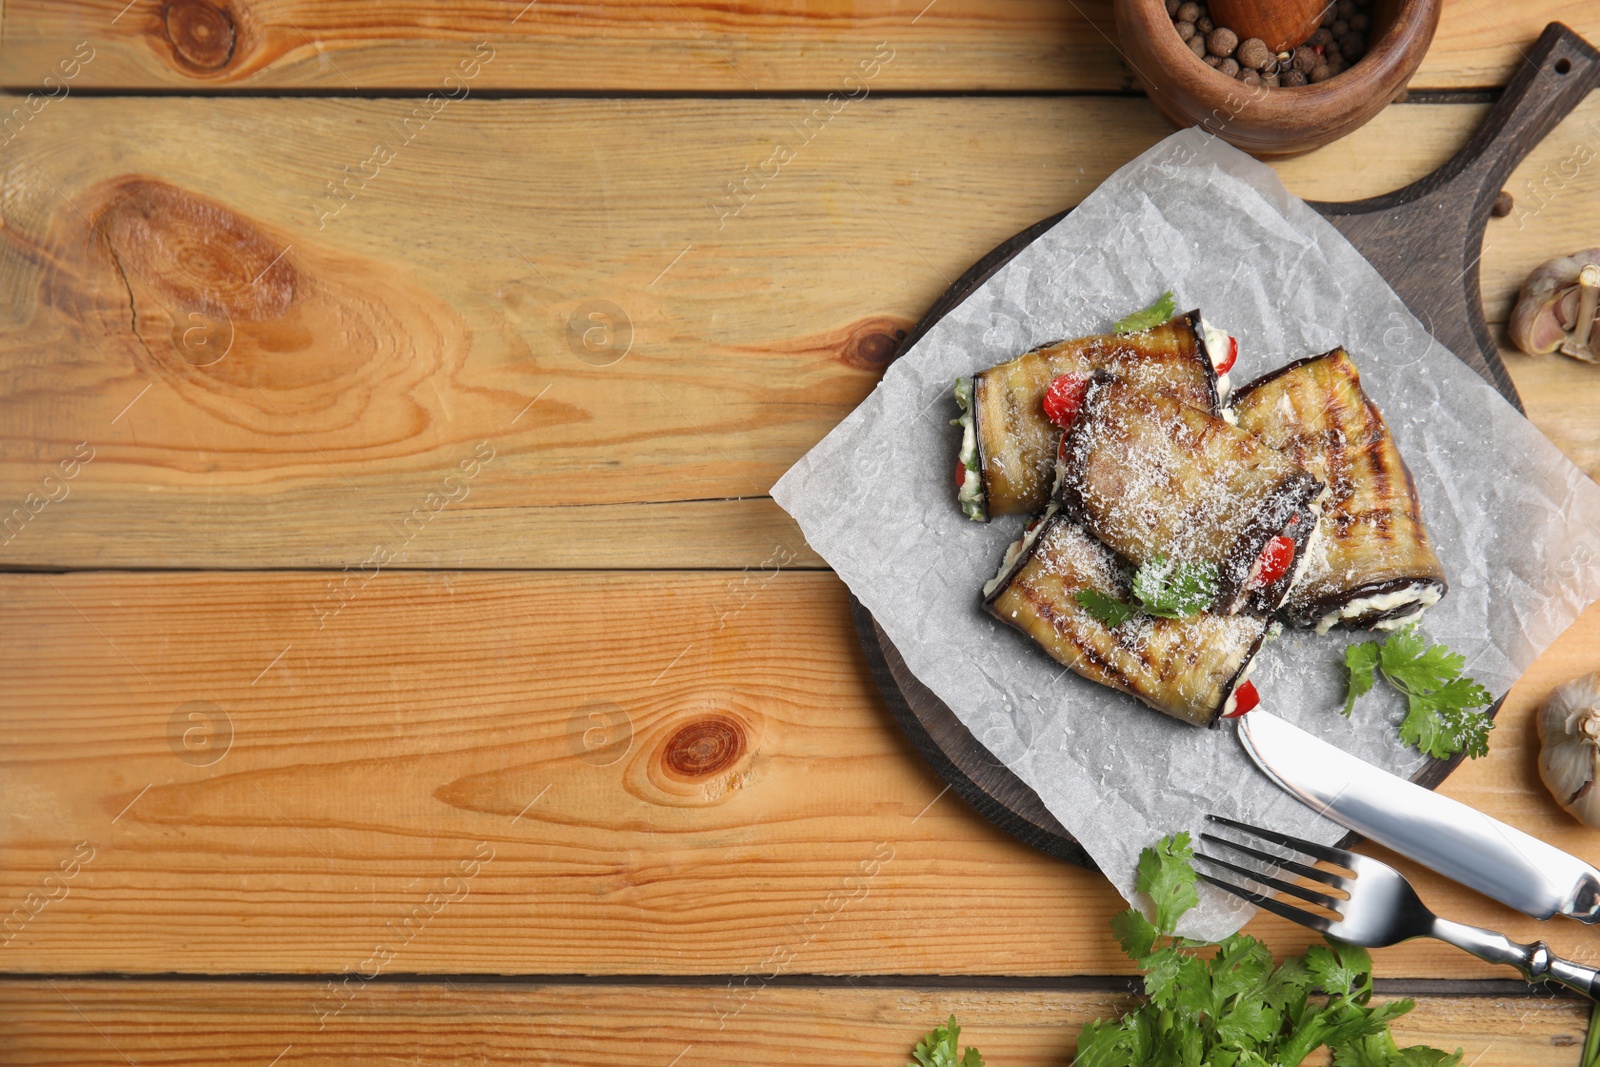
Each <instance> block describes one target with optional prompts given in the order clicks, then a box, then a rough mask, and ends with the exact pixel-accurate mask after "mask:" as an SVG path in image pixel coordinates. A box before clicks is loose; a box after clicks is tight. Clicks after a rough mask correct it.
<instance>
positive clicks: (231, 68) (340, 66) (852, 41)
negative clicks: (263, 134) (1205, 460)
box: [0, 0, 1600, 93]
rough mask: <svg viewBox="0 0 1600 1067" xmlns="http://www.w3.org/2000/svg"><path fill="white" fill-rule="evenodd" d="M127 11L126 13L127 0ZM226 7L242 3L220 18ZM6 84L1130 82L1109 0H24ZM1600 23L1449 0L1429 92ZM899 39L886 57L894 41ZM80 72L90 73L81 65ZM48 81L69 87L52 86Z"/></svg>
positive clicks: (1536, 6)
mask: <svg viewBox="0 0 1600 1067" xmlns="http://www.w3.org/2000/svg"><path fill="white" fill-rule="evenodd" d="M125 7H126V10H124V8H125ZM221 11H228V12H232V14H231V15H229V14H219V12H221ZM4 20H5V21H4V27H3V29H4V49H3V51H0V84H5V85H7V86H12V87H27V88H29V89H32V88H34V87H35V86H37V85H39V84H41V83H42V82H43V79H44V78H45V76H46V75H49V74H51V73H52V72H57V77H58V79H59V70H58V65H59V64H60V63H62V62H64V61H66V62H69V63H70V61H71V57H72V56H73V55H74V51H75V49H76V47H77V46H78V44H79V43H80V42H87V43H88V47H89V48H90V49H92V53H90V52H87V51H86V52H84V53H82V54H84V55H90V54H92V57H93V58H92V59H90V60H89V62H88V63H87V64H86V65H81V69H79V70H78V73H77V74H76V76H75V77H74V78H73V79H71V80H70V82H69V83H68V84H69V88H72V87H89V86H93V87H97V88H113V89H135V90H136V89H149V88H188V89H204V90H217V89H269V88H270V89H277V88H310V89H318V90H322V91H327V92H334V93H347V92H352V91H355V90H362V91H372V90H383V89H391V90H392V89H416V90H422V91H426V90H433V89H441V88H443V89H444V90H446V91H460V89H459V86H458V85H457V84H455V83H452V84H450V85H448V86H447V85H445V83H444V79H445V77H446V76H447V75H449V74H450V73H451V72H452V71H453V70H455V69H456V66H457V63H458V62H459V61H460V60H461V59H462V58H463V57H466V56H470V55H472V54H473V49H474V48H475V47H476V46H477V45H479V44H480V43H482V44H485V45H487V47H488V48H489V49H491V50H492V52H485V53H484V54H485V55H492V60H491V61H490V62H489V63H488V64H486V65H484V66H482V68H481V70H479V71H478V72H477V73H476V74H475V75H474V77H473V78H472V79H471V82H470V88H471V89H472V90H474V91H484V90H540V91H562V90H581V91H597V90H598V91H606V92H636V91H666V92H694V91H731V92H751V91H756V92H792V91H797V90H807V91H815V92H818V93H826V92H830V91H834V90H840V91H845V92H848V91H852V90H853V89H854V85H853V84H850V85H847V84H846V83H845V82H844V78H845V77H847V76H850V75H859V74H860V73H861V72H862V70H863V68H862V67H861V63H862V62H863V61H869V62H870V60H871V58H872V57H873V56H874V54H875V53H876V52H877V51H878V48H879V45H880V43H881V44H883V45H885V46H887V48H888V49H890V50H892V54H893V60H892V62H891V63H889V64H888V65H887V66H884V67H883V68H882V70H881V72H879V73H878V74H877V75H876V76H875V77H874V79H873V81H872V87H873V88H874V89H877V90H880V91H881V90H907V89H910V90H936V91H944V92H967V91H985V90H1003V91H1011V92H1018V91H1020V92H1060V91H1091V92H1092V91H1101V92H1104V91H1115V90H1123V89H1129V88H1132V86H1133V81H1132V79H1131V78H1130V77H1129V75H1128V72H1127V70H1126V68H1125V66H1124V65H1123V63H1122V62H1121V61H1120V58H1119V53H1118V51H1117V49H1116V48H1115V45H1114V40H1115V36H1116V29H1115V24H1114V20H1113V18H1112V15H1111V4H1110V2H1109V0H1083V2H1081V3H1072V4H1057V3H1052V2H1051V0H935V2H934V3H931V4H930V3H928V2H927V0H879V2H877V3H874V4H870V5H819V4H812V3H799V2H795V0H790V2H786V3H762V4H741V5H729V4H712V3H707V2H691V0H684V2H681V3H668V2H665V0H589V2H587V3H573V4H549V3H534V4H528V5H527V6H526V7H524V5H523V4H521V3H488V2H483V0H480V2H477V3H463V4H450V5H448V6H445V5H441V4H439V3H427V2H418V0H406V2H400V3H395V4H389V5H386V6H385V7H384V9H383V14H382V15H381V16H377V15H374V14H373V12H372V10H371V9H370V8H369V7H367V6H366V5H364V4H361V3H358V2H356V0H341V2H325V0H273V2H272V3H261V4H252V5H244V6H243V7H241V5H238V4H232V5H221V4H218V5H213V4H211V3H208V2H206V0H184V2H180V3H176V4H171V5H167V4H158V3H155V2H154V0H134V2H133V3H132V4H131V5H126V4H125V0H75V2H65V0H11V2H10V3H9V4H8V5H7V10H6V12H5V14H4ZM1552 20H1559V21H1562V22H1566V23H1567V24H1568V25H1570V26H1572V27H1573V28H1574V29H1576V30H1577V31H1578V32H1579V33H1581V34H1584V35H1586V36H1588V37H1591V38H1600V14H1597V13H1596V11H1595V9H1594V6H1593V5H1592V4H1586V3H1584V2H1583V0H1540V2H1538V3H1522V4H1515V5H1510V4H1486V3H1479V2H1477V0H1447V3H1446V5H1445V11H1444V14H1443V17H1442V18H1441V20H1440V27H1439V33H1438V35H1437V36H1436V37H1435V39H1434V44H1433V48H1432V50H1431V51H1430V53H1429V55H1428V57H1427V59H1426V60H1425V61H1424V63H1423V66H1422V68H1421V69H1420V70H1419V71H1418V74H1417V77H1416V79H1415V81H1414V85H1415V87H1418V88H1427V89H1458V88H1477V87H1483V86H1494V85H1503V84H1504V83H1505V81H1506V79H1507V78H1508V77H1509V76H1510V71H1511V68H1512V67H1513V66H1514V65H1515V63H1516V62H1517V60H1518V57H1519V55H1520V51H1521V49H1523V48H1526V47H1527V45H1528V44H1530V43H1531V42H1532V41H1533V40H1534V38H1536V37H1537V36H1538V35H1539V31H1540V30H1542V29H1543V28H1544V25H1545V24H1546V23H1547V22H1550V21H1552ZM884 54H888V53H884ZM67 69H69V70H70V69H78V68H73V67H68V68H67ZM58 84H59V81H57V82H52V83H50V85H49V86H47V87H46V88H47V90H49V91H59V90H57V89H55V86H56V85H58Z"/></svg>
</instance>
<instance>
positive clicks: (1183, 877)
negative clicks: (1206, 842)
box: [1134, 832, 1200, 934]
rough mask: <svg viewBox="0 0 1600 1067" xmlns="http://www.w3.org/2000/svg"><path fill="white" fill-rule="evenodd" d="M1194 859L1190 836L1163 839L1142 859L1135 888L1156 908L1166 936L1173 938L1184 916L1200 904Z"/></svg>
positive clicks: (1177, 835)
mask: <svg viewBox="0 0 1600 1067" xmlns="http://www.w3.org/2000/svg"><path fill="white" fill-rule="evenodd" d="M1193 859H1194V849H1193V848H1192V847H1191V846H1190V844H1189V835H1188V833H1187V832H1183V833H1177V834H1173V835H1172V836H1171V837H1167V838H1163V839H1162V840H1161V841H1160V842H1159V843H1158V844H1157V845H1156V847H1155V848H1147V849H1145V850H1144V852H1143V853H1141V854H1140V856H1139V868H1138V875H1137V877H1136V878H1135V880H1134V885H1135V887H1136V888H1137V889H1138V890H1139V892H1141V893H1143V894H1144V895H1145V896H1147V897H1149V898H1150V900H1151V903H1153V904H1155V906H1156V920H1155V924H1156V927H1157V929H1159V930H1160V931H1161V932H1162V933H1164V934H1171V933H1172V931H1173V929H1174V928H1176V927H1177V925H1178V919H1179V918H1180V917H1181V916H1182V915H1183V913H1184V912H1186V911H1188V910H1189V909H1190V908H1192V907H1194V906H1195V905H1196V904H1198V903H1200V895H1199V894H1198V893H1196V892H1195V888H1194V883H1195V873H1194V868H1193V867H1192V866H1190V861H1191V860H1193Z"/></svg>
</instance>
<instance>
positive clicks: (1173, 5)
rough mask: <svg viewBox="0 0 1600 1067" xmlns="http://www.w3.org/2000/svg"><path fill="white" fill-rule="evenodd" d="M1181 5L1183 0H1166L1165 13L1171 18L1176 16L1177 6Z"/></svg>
mask: <svg viewBox="0 0 1600 1067" xmlns="http://www.w3.org/2000/svg"><path fill="white" fill-rule="evenodd" d="M1182 6H1183V0H1167V14H1168V15H1169V16H1171V17H1173V18H1176V17H1177V14H1178V8H1180V7H1182Z"/></svg>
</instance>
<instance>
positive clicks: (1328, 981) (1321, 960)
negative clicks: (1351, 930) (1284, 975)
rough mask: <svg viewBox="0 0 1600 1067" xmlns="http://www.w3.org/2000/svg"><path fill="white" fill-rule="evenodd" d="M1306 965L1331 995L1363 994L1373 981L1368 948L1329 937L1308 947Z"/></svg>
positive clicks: (1316, 980)
mask: <svg viewBox="0 0 1600 1067" xmlns="http://www.w3.org/2000/svg"><path fill="white" fill-rule="evenodd" d="M1306 968H1307V970H1309V971H1310V972H1311V978H1312V980H1313V981H1314V982H1315V983H1316V984H1317V987H1318V988H1319V989H1321V990H1322V991H1323V992H1324V993H1327V994H1329V995H1330V996H1345V997H1348V996H1353V995H1359V994H1360V993H1361V992H1362V990H1363V988H1364V987H1370V986H1371V984H1372V956H1371V955H1369V954H1368V953H1367V950H1366V949H1364V948H1359V947H1357V946H1355V945H1346V944H1343V943H1341V942H1336V941H1329V942H1328V943H1327V944H1326V945H1312V946H1311V947H1310V948H1309V949H1307V950H1306Z"/></svg>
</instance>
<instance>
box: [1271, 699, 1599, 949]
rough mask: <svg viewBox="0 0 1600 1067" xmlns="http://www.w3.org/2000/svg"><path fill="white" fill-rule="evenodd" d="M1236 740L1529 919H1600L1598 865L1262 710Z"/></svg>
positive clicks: (1358, 824)
mask: <svg viewBox="0 0 1600 1067" xmlns="http://www.w3.org/2000/svg"><path fill="white" fill-rule="evenodd" d="M1239 740H1240V741H1241V742H1242V743H1243V744H1244V749H1245V751H1246V752H1248V753H1249V754H1250V758H1251V759H1253V760H1254V761H1255V763H1256V766H1258V767H1260V768H1261V769H1262V770H1263V771H1264V772H1266V774H1267V777H1269V778H1271V779H1272V780H1273V781H1275V782H1277V783H1278V784H1279V785H1280V786H1282V787H1283V788H1284V789H1286V790H1288V791H1289V792H1290V793H1293V794H1294V795H1295V796H1297V797H1299V798H1300V799H1301V800H1302V801H1304V802H1305V803H1306V804H1308V805H1309V806H1310V807H1312V808H1314V809H1315V810H1316V811H1318V812H1319V813H1321V814H1323V815H1326V816H1327V817H1328V818H1330V819H1332V820H1333V821H1334V822H1336V823H1339V824H1340V825H1342V826H1347V827H1349V828H1350V829H1352V830H1354V831H1355V832H1356V833H1358V834H1360V835H1361V836H1363V837H1366V838H1369V839H1370V840H1373V841H1376V842H1377V843H1378V844H1380V845H1383V846H1384V847H1385V848H1389V849H1392V850H1393V851H1395V852H1398V853H1399V854H1400V855H1402V856H1407V857H1409V858H1411V859H1413V860H1415V861H1416V862H1418V863H1420V864H1422V865H1423V866H1424V867H1427V868H1429V869H1431V870H1434V871H1437V872H1439V873H1440V874H1442V875H1444V876H1445V877H1446V878H1449V879H1451V880H1452V881H1455V882H1459V883H1461V884H1462V885H1464V886H1467V887H1468V888H1470V889H1475V890H1477V891H1478V892H1480V893H1482V894H1484V895H1485V896H1488V897H1492V898H1494V899H1495V900H1498V901H1500V902H1501V903H1502V904H1507V905H1509V906H1511V907H1513V908H1516V909H1517V910H1518V911H1520V912H1523V913H1525V914H1528V915H1532V916H1533V917H1534V918H1536V919H1548V918H1550V917H1551V916H1552V915H1557V914H1560V915H1566V916H1568V917H1569V918H1573V919H1577V920H1578V921H1579V922H1583V923H1596V922H1600V870H1596V869H1595V868H1594V867H1591V866H1590V865H1589V864H1587V863H1585V862H1583V861H1582V860H1580V859H1578V858H1577V857H1576V856H1572V855H1569V854H1568V853H1566V852H1563V851H1561V850H1560V849H1559V848H1556V847H1555V846H1553V845H1547V844H1545V843H1544V842H1543V841H1540V840H1539V839H1538V838H1536V837H1532V836H1530V835H1528V834H1525V833H1523V832H1522V831H1521V830H1518V829H1516V828H1515V827H1513V826H1507V825H1506V824H1505V823H1503V822H1501V821H1500V820H1498V819H1494V818H1490V817H1489V816H1488V815H1485V814H1484V813H1483V812H1481V811H1478V810H1477V809H1476V808H1471V807H1468V806H1467V805H1465V804H1463V803H1461V802H1460V801H1458V800H1451V799H1450V798H1449V797H1445V796H1440V795H1439V794H1438V793H1435V792H1433V791H1432V790H1429V789H1424V788H1422V787H1421V786H1419V785H1415V784H1413V783H1411V782H1408V781H1406V780H1405V779H1404V778H1401V777H1399V776H1398V775H1394V774H1390V773H1389V772H1388V771H1385V770H1382V769H1381V768H1378V767H1374V766H1373V765H1372V764H1370V763H1368V762H1367V761H1366V760H1363V759H1360V758H1358V757H1356V756H1352V755H1351V754H1350V753H1348V752H1346V751H1344V750H1343V749H1341V748H1338V747H1336V746H1334V745H1330V744H1329V743H1328V742H1326V741H1324V740H1322V739H1321V738H1318V737H1314V736H1312V735H1311V734H1309V733H1307V732H1306V731H1304V730H1302V729H1300V728H1299V727H1298V726H1295V725H1293V724H1291V723H1288V722H1285V721H1284V720H1283V719H1280V718H1278V717H1277V716H1276V715H1272V714H1270V713H1268V712H1265V711H1262V710H1261V709H1260V708H1256V709H1254V710H1252V711H1251V712H1249V713H1248V714H1247V715H1245V716H1243V717H1242V718H1241V719H1240V721H1239Z"/></svg>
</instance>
